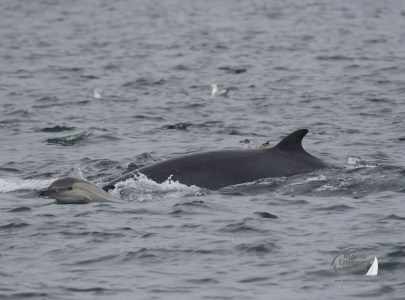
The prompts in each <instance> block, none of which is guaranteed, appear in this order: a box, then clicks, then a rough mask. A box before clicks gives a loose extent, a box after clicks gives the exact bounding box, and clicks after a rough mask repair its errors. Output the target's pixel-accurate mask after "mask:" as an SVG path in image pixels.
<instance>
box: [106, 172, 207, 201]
mask: <svg viewBox="0 0 405 300" xmlns="http://www.w3.org/2000/svg"><path fill="white" fill-rule="evenodd" d="M110 193H111V195H112V196H113V197H116V198H121V199H123V200H129V201H152V200H156V199H159V198H162V197H168V196H171V197H184V196H186V195H195V196H199V195H203V194H205V193H203V192H202V189H200V188H199V187H197V186H187V185H184V184H181V183H179V182H178V181H174V180H172V179H171V178H170V177H169V178H168V179H167V180H166V181H165V182H162V183H157V182H155V181H153V180H151V179H149V178H147V177H146V176H145V175H142V174H140V175H137V176H135V177H134V178H130V179H128V180H125V181H122V182H119V183H117V184H116V185H115V189H114V190H112V191H110Z"/></svg>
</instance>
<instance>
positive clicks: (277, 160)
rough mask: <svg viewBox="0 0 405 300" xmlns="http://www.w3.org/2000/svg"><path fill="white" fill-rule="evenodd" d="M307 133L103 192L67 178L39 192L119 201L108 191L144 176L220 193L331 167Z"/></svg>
mask: <svg viewBox="0 0 405 300" xmlns="http://www.w3.org/2000/svg"><path fill="white" fill-rule="evenodd" d="M307 133H308V130H307V129H300V130H297V131H295V132H293V133H291V134H290V135H289V136H287V137H286V138H284V139H283V140H282V141H281V142H280V143H278V144H277V145H276V146H275V147H273V148H269V149H252V150H223V151H212V152H202V153H196V154H190V155H185V156H181V157H177V158H172V159H168V160H165V161H162V162H159V163H155V164H153V165H150V166H146V167H143V168H140V169H138V170H136V171H134V172H131V173H128V174H125V175H123V176H121V177H119V178H117V179H115V180H113V181H111V182H110V183H108V184H106V185H105V186H103V189H101V188H99V187H97V186H96V185H94V184H92V183H90V182H87V181H85V180H82V179H78V178H73V177H66V178H62V179H58V180H56V181H55V182H54V183H52V184H51V185H50V186H49V187H48V188H46V189H43V190H41V191H39V195H41V196H47V197H50V198H54V199H56V200H57V201H58V202H59V203H89V202H107V201H118V199H115V198H113V197H112V196H111V195H110V194H108V193H107V191H109V190H110V189H113V188H114V187H115V184H117V183H118V182H121V181H124V180H127V179H129V178H133V177H136V176H138V175H140V174H143V175H145V176H146V177H148V178H150V179H152V180H154V181H156V182H157V183H162V182H164V181H166V180H167V179H168V178H171V180H173V181H178V182H180V183H182V184H185V185H188V186H191V185H195V186H198V187H201V188H206V189H210V190H218V189H220V188H223V187H226V186H230V185H235V184H241V183H246V182H252V181H255V180H258V179H264V178H269V177H285V176H291V175H295V174H300V173H306V172H310V171H314V170H317V169H323V168H330V166H329V165H328V164H327V163H325V162H323V161H322V160H320V159H318V158H316V157H314V156H312V155H310V154H309V153H307V152H306V151H305V150H304V149H303V148H302V144H301V143H302V139H303V138H304V136H305V135H306V134H307Z"/></svg>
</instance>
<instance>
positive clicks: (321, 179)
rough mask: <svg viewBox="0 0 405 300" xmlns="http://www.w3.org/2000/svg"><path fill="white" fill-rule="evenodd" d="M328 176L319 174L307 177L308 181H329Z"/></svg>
mask: <svg viewBox="0 0 405 300" xmlns="http://www.w3.org/2000/svg"><path fill="white" fill-rule="evenodd" d="M327 180H328V178H327V177H326V176H325V175H319V176H315V177H309V178H307V179H305V181H306V182H314V181H327Z"/></svg>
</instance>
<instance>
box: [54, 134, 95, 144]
mask: <svg viewBox="0 0 405 300" xmlns="http://www.w3.org/2000/svg"><path fill="white" fill-rule="evenodd" d="M91 135H92V134H91V133H90V132H89V131H82V132H80V133H77V134H72V135H67V136H63V137H56V138H49V139H47V140H46V142H47V143H48V144H57V145H61V146H74V145H77V144H79V143H81V142H83V141H85V140H86V139H87V138H88V137H89V136H91Z"/></svg>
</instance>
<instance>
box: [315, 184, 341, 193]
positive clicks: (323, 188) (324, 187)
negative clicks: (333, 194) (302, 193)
mask: <svg viewBox="0 0 405 300" xmlns="http://www.w3.org/2000/svg"><path fill="white" fill-rule="evenodd" d="M337 190H339V187H337V186H333V185H329V184H324V185H322V186H320V187H319V188H317V189H316V190H315V191H318V192H320V191H337Z"/></svg>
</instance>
